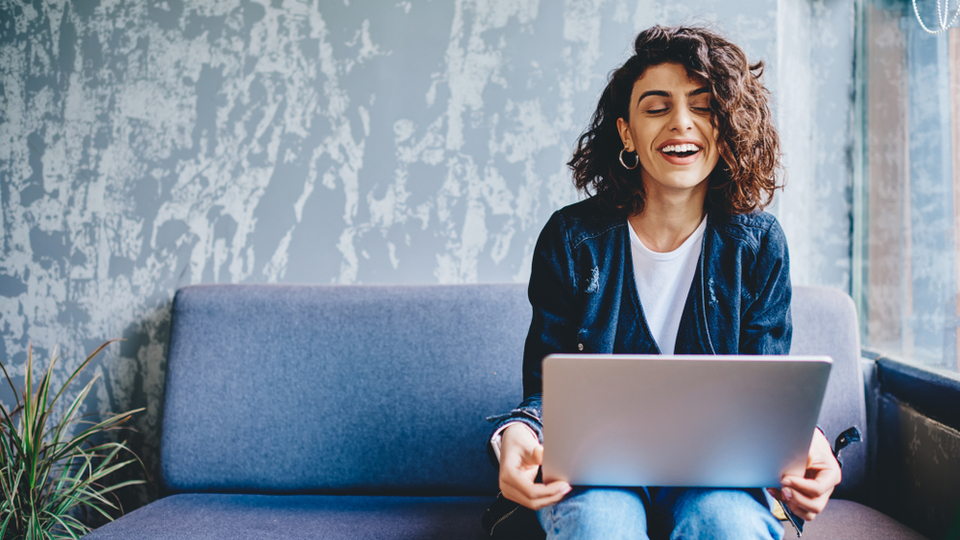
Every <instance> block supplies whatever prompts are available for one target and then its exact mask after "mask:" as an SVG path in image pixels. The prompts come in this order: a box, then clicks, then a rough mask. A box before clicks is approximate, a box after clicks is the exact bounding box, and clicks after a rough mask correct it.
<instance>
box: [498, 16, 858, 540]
mask: <svg viewBox="0 0 960 540" xmlns="http://www.w3.org/2000/svg"><path fill="white" fill-rule="evenodd" d="M634 49H635V54H634V55H633V56H632V57H631V58H630V59H629V60H627V61H626V63H624V64H623V65H622V66H620V68H618V69H617V70H616V71H615V72H614V73H613V74H612V75H611V77H610V81H609V83H608V84H607V87H606V89H605V90H604V92H603V95H602V96H601V98H600V102H599V104H598V105H597V109H596V112H595V113H594V116H593V122H592V124H591V126H590V128H589V129H588V130H587V131H586V132H585V133H584V134H583V135H581V136H580V139H579V141H578V144H577V149H576V152H575V153H574V155H573V158H572V159H571V160H570V167H571V168H572V169H573V176H574V182H575V184H576V186H577V188H579V189H580V190H581V191H583V192H585V193H587V194H590V195H592V196H591V197H590V198H588V199H586V200H584V201H582V202H579V203H577V204H573V205H571V206H568V207H566V208H563V209H561V210H559V211H558V212H556V213H554V215H553V216H552V217H551V218H550V221H549V222H548V223H547V224H546V226H545V227H544V229H543V231H542V232H541V234H540V238H539V240H538V242H537V247H536V251H535V253H534V258H533V267H532V271H531V275H530V287H529V296H530V302H531V304H532V305H533V320H532V323H531V325H530V331H529V334H528V336H527V340H526V345H525V349H524V359H523V391H524V398H525V399H524V401H523V403H521V404H520V405H519V406H518V408H517V409H515V410H514V411H512V412H511V413H510V414H507V415H504V417H503V419H502V420H501V421H500V422H499V424H498V425H497V426H496V428H495V431H494V435H493V437H492V438H491V447H490V448H491V451H492V452H493V453H494V454H495V455H496V457H497V458H498V459H499V463H500V487H501V490H502V491H503V495H504V496H505V497H506V498H508V499H510V500H512V501H515V502H517V503H520V504H522V505H524V506H526V507H528V508H531V509H533V510H536V511H537V517H538V519H539V521H540V523H541V525H542V526H543V528H544V530H546V532H547V537H548V538H551V539H553V538H557V539H559V538H578V539H582V538H602V539H605V540H610V539H616V538H648V537H649V535H653V536H656V535H663V536H664V537H671V538H737V539H744V538H763V539H771V538H775V539H778V538H781V536H782V535H783V532H784V529H783V527H782V525H781V524H780V522H779V521H778V520H777V519H776V518H774V516H773V514H772V513H771V507H772V505H773V504H775V503H774V501H773V497H776V498H777V499H779V500H780V501H782V503H783V504H784V505H785V506H786V507H787V508H788V509H789V510H790V512H791V513H792V514H794V516H796V517H799V518H800V519H804V520H811V519H814V518H815V517H816V515H817V514H818V513H819V512H821V511H822V510H823V508H824V507H825V505H826V503H827V500H828V499H829V497H830V494H831V493H832V492H833V488H834V486H836V485H837V484H838V483H839V482H840V467H839V465H838V463H837V461H836V459H835V458H834V457H833V453H832V452H831V450H830V445H829V443H828V442H827V440H826V438H825V437H824V436H823V434H822V433H820V432H819V431H817V432H816V433H815V434H813V443H812V445H811V448H810V453H809V458H808V460H807V471H806V473H805V474H804V475H803V476H786V477H784V478H783V485H782V486H780V488H779V489H774V490H770V492H769V493H767V492H764V491H762V490H759V489H755V490H749V489H743V490H736V489H695V488H669V487H661V488H654V487H637V488H633V489H625V488H623V489H621V488H576V489H571V486H570V485H568V484H566V483H564V482H559V481H557V482H552V483H549V484H540V483H537V482H536V481H535V478H536V475H537V470H538V468H539V465H540V463H541V462H542V456H543V447H542V446H541V441H542V437H541V435H540V433H541V423H540V421H539V419H540V417H541V414H540V403H541V399H540V396H541V377H540V375H541V372H540V364H541V361H542V360H543V358H544V357H545V356H546V355H548V354H550V353H557V352H592V353H635V354H658V353H664V354H672V353H676V354H787V353H788V352H789V350H790V336H791V324H790V277H789V268H788V259H787V245H786V240H785V238H784V235H783V232H782V230H781V229H780V225H779V224H778V223H777V221H776V219H775V218H774V217H773V216H771V215H770V214H767V213H765V212H763V208H764V207H765V206H766V205H767V204H768V203H769V202H770V201H771V199H772V197H773V194H774V191H775V190H776V189H778V188H779V187H780V185H778V183H777V174H776V173H777V172H778V168H779V165H780V163H779V159H780V147H779V139H778V135H777V132H776V129H775V127H774V125H773V119H772V118H771V114H770V108H769V104H768V92H767V90H766V89H765V88H764V87H763V85H762V84H761V82H760V76H761V74H762V67H763V66H762V63H758V64H755V65H750V64H749V63H748V62H747V60H746V56H745V55H744V53H743V51H742V50H741V49H740V48H739V47H737V46H736V45H734V44H732V43H730V42H728V41H726V40H725V39H723V38H722V37H720V36H718V35H716V34H715V33H713V32H711V31H708V30H705V29H702V28H663V27H653V28H650V29H648V30H645V31H644V32H642V33H640V35H639V36H637V39H636V42H635V47H634ZM702 288H706V289H707V290H706V291H704V290H701V289H702ZM698 298H699V299H704V298H705V299H708V300H709V301H708V302H699V301H697V299H698ZM648 524H649V530H650V532H649V535H648ZM655 533H656V534H655Z"/></svg>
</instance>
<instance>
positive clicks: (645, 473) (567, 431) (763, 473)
mask: <svg viewBox="0 0 960 540" xmlns="http://www.w3.org/2000/svg"><path fill="white" fill-rule="evenodd" d="M831 364H832V359H831V358H829V357H826V356H689V355H612V354H607V355H599V354H555V355H550V356H548V357H546V358H545V359H544V361H543V478H544V481H545V482H549V481H552V480H565V481H567V482H569V483H570V484H573V485H594V486H701V487H776V486H779V485H780V478H781V477H782V476H783V475H784V474H799V475H801V476H802V475H803V472H804V469H805V468H806V459H807V453H808V451H809V448H810V443H811V440H812V436H813V432H814V429H815V427H816V423H817V417H818V416H819V414H820V404H821V402H822V401H823V394H824V391H825V390H826V387H827V378H828V377H829V375H830V366H831Z"/></svg>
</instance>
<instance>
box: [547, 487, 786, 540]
mask: <svg viewBox="0 0 960 540" xmlns="http://www.w3.org/2000/svg"><path fill="white" fill-rule="evenodd" d="M769 504H770V501H769V494H767V493H766V492H765V491H763V490H760V489H750V490H743V489H699V488H653V489H646V488H636V489H630V488H590V489H585V488H576V489H574V490H573V491H571V492H570V493H569V494H568V495H567V496H566V498H564V499H563V500H562V501H560V502H558V503H556V504H553V505H551V506H548V507H546V508H543V509H542V510H539V511H538V512H537V518H538V519H539V520H540V524H541V525H542V526H543V529H544V531H546V533H547V540H567V539H578V540H589V539H603V540H621V539H622V540H628V539H629V540H647V539H649V538H653V539H666V538H671V539H679V538H697V539H701V540H721V539H728V540H779V539H780V538H782V537H783V532H784V530H783V526H782V525H781V524H780V522H779V521H777V519H776V518H774V517H773V515H772V514H771V513H770V510H769Z"/></svg>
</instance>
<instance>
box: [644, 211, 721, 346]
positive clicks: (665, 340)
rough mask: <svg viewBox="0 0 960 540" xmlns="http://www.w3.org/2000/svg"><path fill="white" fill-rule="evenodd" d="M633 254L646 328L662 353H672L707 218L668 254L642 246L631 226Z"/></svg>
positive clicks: (695, 268)
mask: <svg viewBox="0 0 960 540" xmlns="http://www.w3.org/2000/svg"><path fill="white" fill-rule="evenodd" d="M627 228H628V229H630V251H631V253H632V254H633V276H634V279H635V280H636V284H637V291H638V292H639V293H640V304H641V306H642V308H643V316H644V318H645V319H646V321H647V327H648V328H650V332H652V333H653V339H655V340H656V342H657V345H658V346H659V347H660V352H661V353H663V354H673V352H674V349H675V347H676V344H677V332H678V331H679V330H680V317H681V316H682V315H683V307H684V305H685V304H686V302H687V295H688V294H689V292H690V285H691V284H692V283H693V276H694V274H696V272H697V261H699V260H700V251H701V249H702V246H703V233H704V231H706V230H707V218H706V217H704V218H703V221H701V222H700V225H699V226H698V227H697V230H695V231H693V234H691V235H690V237H689V238H687V239H686V240H684V241H683V244H681V245H680V247H678V248H677V249H675V250H673V251H670V252H667V253H657V252H656V251H651V250H650V249H649V248H647V246H645V245H643V242H641V241H640V237H639V236H637V233H636V231H634V230H633V227H632V226H631V225H630V223H627Z"/></svg>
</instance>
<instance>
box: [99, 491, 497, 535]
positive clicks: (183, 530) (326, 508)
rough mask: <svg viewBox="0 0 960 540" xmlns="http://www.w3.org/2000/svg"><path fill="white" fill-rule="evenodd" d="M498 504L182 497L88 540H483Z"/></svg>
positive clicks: (486, 501) (406, 499)
mask: <svg viewBox="0 0 960 540" xmlns="http://www.w3.org/2000/svg"><path fill="white" fill-rule="evenodd" d="M492 502H493V499H492V498H491V497H385V496H328V495H223V494H182V495H173V496H170V497H166V498H164V499H160V500H159V501H155V502H153V503H151V504H149V505H147V506H145V507H143V508H140V509H138V510H136V511H134V512H131V513H130V514H127V515H126V516H123V517H121V518H120V519H118V520H117V521H114V522H113V523H108V524H107V525H104V526H103V527H100V528H99V529H96V530H94V531H92V532H91V533H90V534H88V535H87V536H85V537H84V540H131V539H138V540H261V539H262V540H287V539H289V540H300V539H304V540H306V539H311V540H339V539H348V538H349V539H366V538H370V539H374V538H375V539H397V540H399V539H411V540H412V539H417V540H427V539H434V538H435V539H438V540H439V539H444V540H446V539H458V538H463V539H478V540H479V539H480V538H484V537H485V536H486V535H485V533H484V531H483V529H482V528H481V527H480V517H481V516H482V515H483V511H484V510H485V509H486V508H487V506H489V505H490V503H492Z"/></svg>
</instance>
